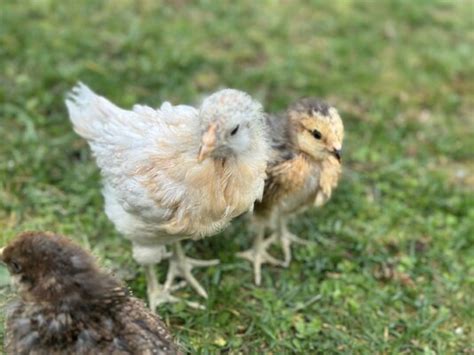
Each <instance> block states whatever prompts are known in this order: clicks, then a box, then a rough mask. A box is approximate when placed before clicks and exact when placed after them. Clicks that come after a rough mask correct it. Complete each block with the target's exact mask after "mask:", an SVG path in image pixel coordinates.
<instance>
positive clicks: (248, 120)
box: [198, 89, 265, 162]
mask: <svg viewBox="0 0 474 355" xmlns="http://www.w3.org/2000/svg"><path fill="white" fill-rule="evenodd" d="M200 118H201V130H202V136H201V147H200V150H199V155H198V160H199V161H200V162H201V161H203V160H204V159H206V158H207V157H213V158H227V157H230V156H232V155H239V154H252V150H253V149H254V148H255V147H256V146H258V145H260V144H261V143H262V141H263V140H264V139H265V136H264V134H265V130H264V121H263V111H262V105H261V104H260V103H259V102H257V101H255V100H253V99H252V98H251V97H250V96H249V95H248V94H246V93H244V92H242V91H238V90H234V89H224V90H220V91H218V92H216V93H214V94H212V95H211V96H209V97H208V98H206V99H205V100H204V102H203V103H202V106H201V110H200Z"/></svg>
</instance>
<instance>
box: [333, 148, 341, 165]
mask: <svg viewBox="0 0 474 355" xmlns="http://www.w3.org/2000/svg"><path fill="white" fill-rule="evenodd" d="M331 153H332V155H334V156H335V157H336V159H337V161H338V162H341V159H342V149H335V148H334V149H333V150H332V152H331Z"/></svg>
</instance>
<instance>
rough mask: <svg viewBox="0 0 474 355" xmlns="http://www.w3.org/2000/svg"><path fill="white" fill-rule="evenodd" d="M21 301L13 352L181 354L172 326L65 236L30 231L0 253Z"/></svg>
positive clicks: (10, 337) (10, 313)
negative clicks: (171, 330)
mask: <svg viewBox="0 0 474 355" xmlns="http://www.w3.org/2000/svg"><path fill="white" fill-rule="evenodd" d="M0 261H2V262H3V263H5V264H6V266H7V267H8V269H9V271H10V273H11V276H12V279H13V282H14V284H15V285H16V288H17V290H18V296H19V297H18V298H17V299H16V300H14V301H13V302H12V303H11V304H9V305H8V306H7V313H6V317H7V319H6V336H5V350H6V353H7V354H15V355H16V354H45V355H46V354H47V355H56V354H80V355H82V354H179V353H180V351H179V349H178V347H177V345H176V344H175V343H174V342H173V339H172V336H171V334H170V332H169V331H168V329H167V327H166V325H165V323H164V322H163V321H162V320H161V319H160V317H159V316H158V315H156V314H154V313H152V312H151V311H150V310H149V309H148V308H147V307H146V306H145V304H144V303H143V302H142V301H140V300H138V299H137V298H134V297H132V296H130V294H129V292H128V290H127V288H126V287H124V286H123V285H122V283H121V282H120V281H119V280H117V279H116V278H115V277H113V276H112V275H110V274H109V273H108V272H106V271H104V270H102V269H100V268H99V267H98V266H97V264H96V262H95V260H94V258H93V257H92V256H91V255H90V254H89V253H88V252H86V251H85V250H84V249H82V248H81V247H80V246H79V245H77V244H75V243H73V242H72V241H71V240H69V239H68V238H66V237H63V236H61V235H57V234H53V233H47V232H27V233H23V234H20V235H19V236H17V237H16V238H15V239H14V240H13V241H12V242H11V243H10V244H9V245H8V246H7V247H6V248H4V249H2V250H0Z"/></svg>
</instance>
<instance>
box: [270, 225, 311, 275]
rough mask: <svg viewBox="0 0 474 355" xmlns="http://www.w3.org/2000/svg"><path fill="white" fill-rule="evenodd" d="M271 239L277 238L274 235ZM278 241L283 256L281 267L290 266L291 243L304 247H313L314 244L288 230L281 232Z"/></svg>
mask: <svg viewBox="0 0 474 355" xmlns="http://www.w3.org/2000/svg"><path fill="white" fill-rule="evenodd" d="M272 237H275V238H276V237H277V236H276V235H275V236H272ZM279 240H280V244H281V248H282V249H283V255H284V261H283V263H282V266H283V267H288V266H290V263H291V258H292V255H291V243H295V244H299V245H305V246H310V245H314V242H312V241H310V240H305V239H302V238H300V237H298V236H297V235H295V234H293V233H291V232H290V231H288V230H285V231H283V233H282V234H281V235H280V236H279Z"/></svg>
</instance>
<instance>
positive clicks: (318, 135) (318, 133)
mask: <svg viewBox="0 0 474 355" xmlns="http://www.w3.org/2000/svg"><path fill="white" fill-rule="evenodd" d="M311 134H312V135H313V137H314V138H316V139H321V137H322V135H321V132H319V131H318V130H317V129H315V130H314V131H312V132H311Z"/></svg>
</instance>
